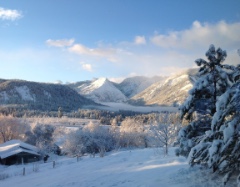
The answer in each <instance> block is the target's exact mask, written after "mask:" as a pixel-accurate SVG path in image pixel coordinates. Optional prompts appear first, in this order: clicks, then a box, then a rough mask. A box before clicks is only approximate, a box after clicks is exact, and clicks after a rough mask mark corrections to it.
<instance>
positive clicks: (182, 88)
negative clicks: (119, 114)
mask: <svg viewBox="0 0 240 187" xmlns="http://www.w3.org/2000/svg"><path fill="white" fill-rule="evenodd" d="M196 74H197V70H195V69H192V70H188V71H186V72H184V73H181V74H178V75H175V76H172V77H169V78H167V79H166V80H165V81H159V82H157V83H155V84H153V85H151V86H150V87H148V88H147V89H145V90H144V91H143V92H141V93H139V94H137V95H136V96H134V97H132V98H131V100H130V101H129V103H131V104H138V105H156V104H157V105H167V106H177V105H179V104H181V103H183V102H184V100H185V99H186V97H187V96H188V91H189V90H190V89H191V88H192V86H193V83H194V82H195V80H196V77H197V75H196Z"/></svg>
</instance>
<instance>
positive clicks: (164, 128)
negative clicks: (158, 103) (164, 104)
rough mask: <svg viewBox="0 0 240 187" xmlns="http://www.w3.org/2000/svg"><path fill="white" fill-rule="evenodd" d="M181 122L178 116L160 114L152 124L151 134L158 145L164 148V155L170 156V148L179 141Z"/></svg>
mask: <svg viewBox="0 0 240 187" xmlns="http://www.w3.org/2000/svg"><path fill="white" fill-rule="evenodd" d="M180 127H181V125H180V120H179V117H178V115H177V114H169V113H167V114H159V115H157V116H156V117H155V120H154V121H153V122H152V124H151V128H150V130H151V132H152V134H153V138H154V140H155V141H156V143H157V144H158V145H159V146H161V147H164V148H165V149H164V153H165V154H166V155H168V147H169V145H171V144H173V143H174V142H175V141H176V139H177V133H178V131H179V129H180Z"/></svg>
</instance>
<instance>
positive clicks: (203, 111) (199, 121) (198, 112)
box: [176, 45, 232, 157]
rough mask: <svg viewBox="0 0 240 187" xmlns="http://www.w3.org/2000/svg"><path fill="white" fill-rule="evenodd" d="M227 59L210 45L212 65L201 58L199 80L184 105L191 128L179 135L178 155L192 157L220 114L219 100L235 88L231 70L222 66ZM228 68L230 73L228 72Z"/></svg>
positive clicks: (208, 54)
mask: <svg viewBox="0 0 240 187" xmlns="http://www.w3.org/2000/svg"><path fill="white" fill-rule="evenodd" d="M226 56H227V53H226V51H223V50H222V49H221V48H218V49H217V50H215V47H214V45H210V47H209V50H208V51H207V52H206V57H207V59H208V62H207V61H205V60H203V59H197V60H196V61H195V62H196V64H197V65H198V66H200V69H199V72H198V75H199V78H198V79H197V81H196V82H195V84H194V86H193V88H192V89H191V90H190V91H189V96H188V98H187V100H186V101H185V102H184V103H183V105H182V106H180V117H181V119H185V120H187V121H188V122H189V125H187V126H185V127H184V128H182V129H181V130H180V132H179V141H180V148H179V149H178V150H177V151H176V154H177V155H183V156H186V157H187V156H188V154H189V152H190V150H191V148H192V147H194V146H195V145H196V144H198V143H199V142H200V141H201V139H202V138H203V136H204V135H205V132H206V131H207V130H210V128H211V119H212V116H213V115H214V113H215V111H216V102H217V98H218V97H219V96H221V95H222V94H223V93H224V92H225V91H226V90H227V89H228V88H229V87H230V86H231V85H232V81H231V74H232V73H231V72H229V71H231V68H230V66H228V65H222V63H223V61H224V60H225V58H226ZM226 69H228V71H226Z"/></svg>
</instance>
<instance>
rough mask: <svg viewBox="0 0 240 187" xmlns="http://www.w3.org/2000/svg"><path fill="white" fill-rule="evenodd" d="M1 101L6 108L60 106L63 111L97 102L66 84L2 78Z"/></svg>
mask: <svg viewBox="0 0 240 187" xmlns="http://www.w3.org/2000/svg"><path fill="white" fill-rule="evenodd" d="M0 103H1V105H2V106H3V105H4V107H6V108H7V107H8V106H9V107H13V106H15V107H18V108H20V107H23V108H25V109H32V110H43V111H44V110H45V111H57V110H58V107H59V106H61V107H62V110H63V111H72V110H74V109H75V110H76V109H79V108H81V107H83V106H87V105H95V104H96V103H94V102H93V101H91V100H89V99H86V98H84V97H83V96H81V95H79V94H78V93H77V92H76V91H75V90H73V89H71V88H69V87H68V86H65V85H60V84H47V83H37V82H30V81H24V80H1V81H0ZM2 106H1V107H2Z"/></svg>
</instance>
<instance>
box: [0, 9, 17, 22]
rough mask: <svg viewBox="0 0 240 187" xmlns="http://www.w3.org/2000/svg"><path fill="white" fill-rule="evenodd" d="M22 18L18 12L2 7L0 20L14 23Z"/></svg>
mask: <svg viewBox="0 0 240 187" xmlns="http://www.w3.org/2000/svg"><path fill="white" fill-rule="evenodd" d="M21 17H22V14H21V12H19V11H18V10H11V9H5V8H2V7H0V19H2V20H11V21H14V20H16V19H19V18H21Z"/></svg>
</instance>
